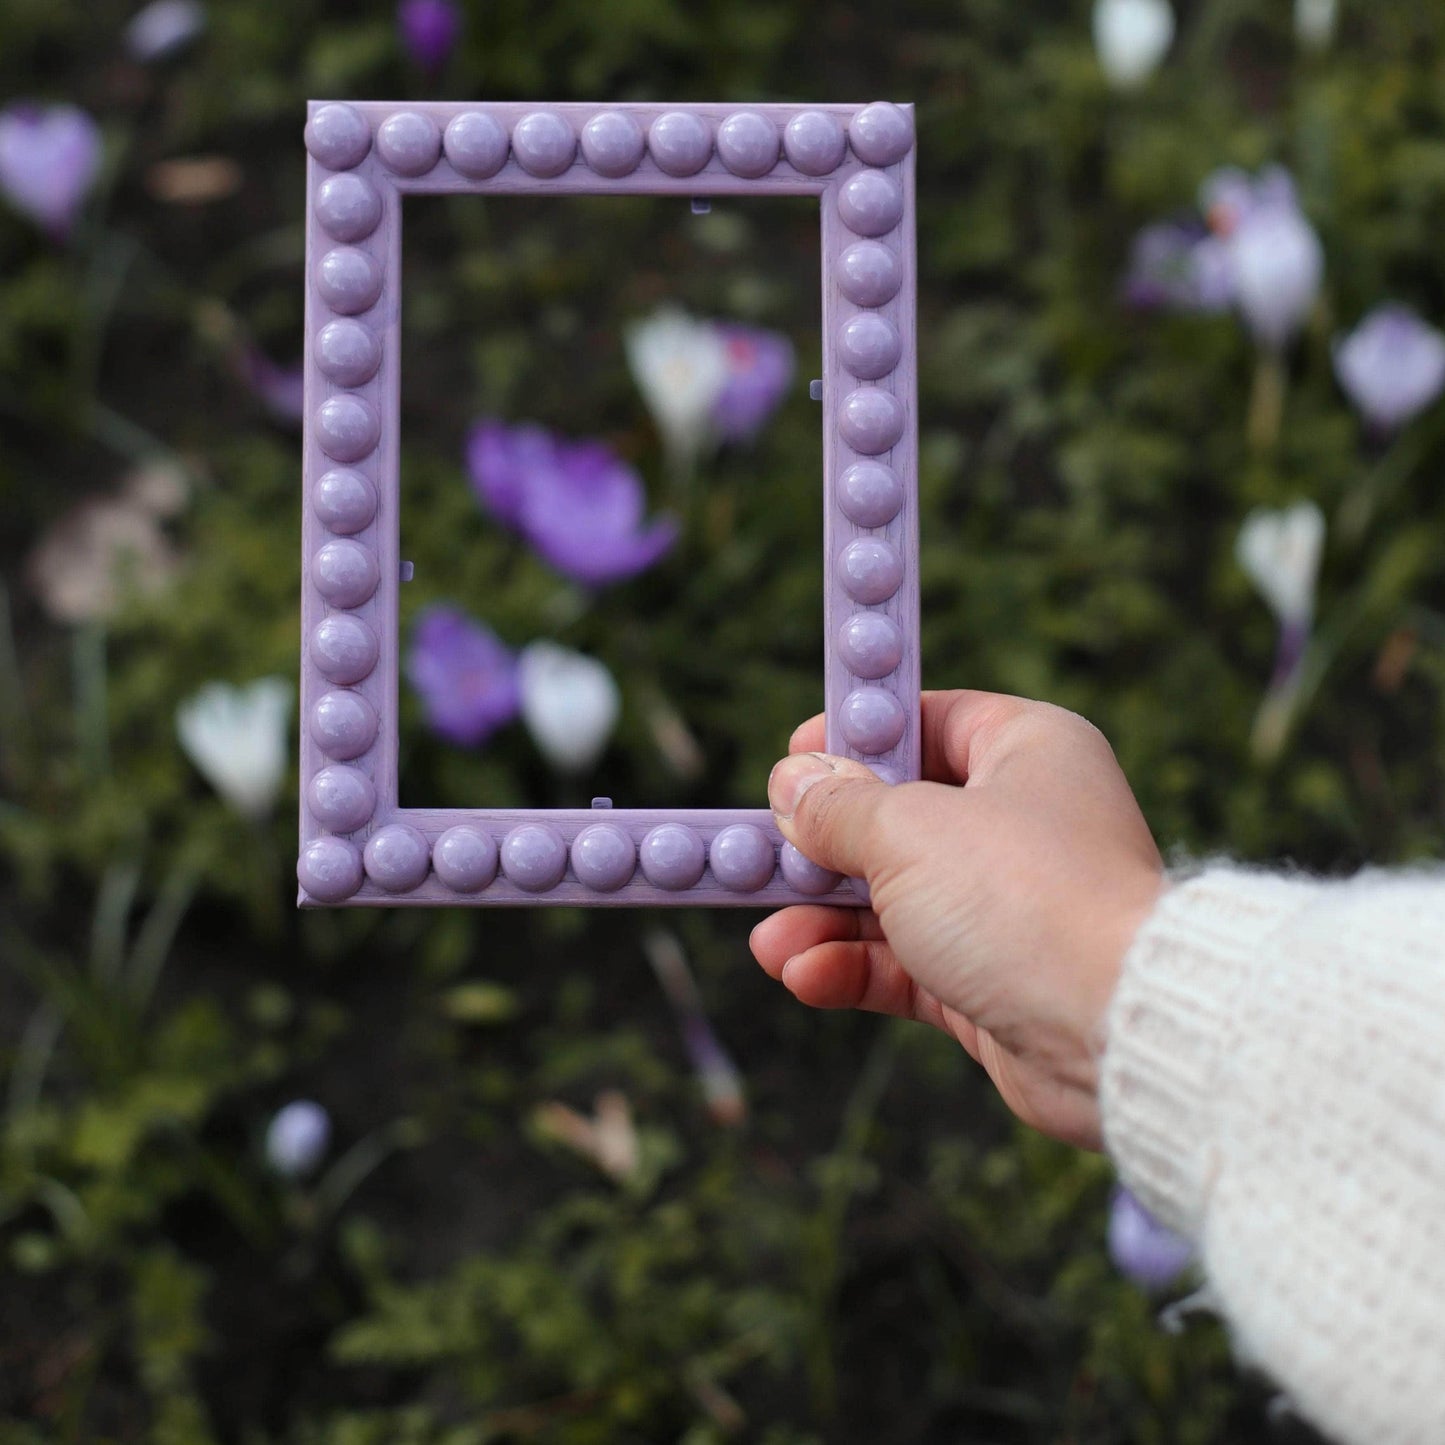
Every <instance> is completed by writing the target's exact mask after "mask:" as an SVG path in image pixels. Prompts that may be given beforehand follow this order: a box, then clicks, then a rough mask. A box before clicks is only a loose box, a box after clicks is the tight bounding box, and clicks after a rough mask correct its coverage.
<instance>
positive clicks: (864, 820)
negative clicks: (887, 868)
mask: <svg viewBox="0 0 1445 1445" xmlns="http://www.w3.org/2000/svg"><path fill="white" fill-rule="evenodd" d="M890 792H891V789H890V788H889V787H888V785H887V784H886V783H885V782H884V781H883V780H882V779H881V778H880V777H879V776H878V774H877V773H875V772H873V771H872V770H871V769H870V768H868V767H866V766H865V765H864V764H863V763H859V762H854V761H853V759H852V758H837V757H832V756H830V755H829V754H827V753H794V754H792V755H791V756H790V757H786V758H784V759H783V760H782V762H780V763H779V764H778V765H777V766H776V767H775V768H774V769H773V772H772V776H771V777H769V779H768V802H769V804H770V805H771V806H772V810H773V817H774V818H775V819H776V820H777V824H778V827H779V829H780V830H781V831H782V834H783V837H785V838H786V839H787V840H788V842H790V843H791V844H792V845H793V846H794V847H795V848H796V849H797V850H798V851H799V852H800V853H804V854H806V855H807V856H808V857H809V858H811V859H812V860H813V862H815V863H817V864H820V865H821V866H822V867H824V868H831V869H832V870H833V871H834V872H836V873H846V874H847V875H848V876H849V877H850V878H864V879H866V878H867V876H868V870H869V864H870V863H871V862H873V861H874V858H875V854H876V852H877V848H878V843H879V837H880V831H881V830H880V829H879V828H878V827H877V816H878V809H879V807H880V806H881V805H882V804H883V802H884V801H885V800H886V799H887V797H888V795H889V793H890Z"/></svg>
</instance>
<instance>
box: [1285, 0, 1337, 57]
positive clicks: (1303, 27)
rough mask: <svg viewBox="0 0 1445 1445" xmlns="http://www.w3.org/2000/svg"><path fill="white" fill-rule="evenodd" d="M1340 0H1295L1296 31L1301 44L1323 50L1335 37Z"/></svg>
mask: <svg viewBox="0 0 1445 1445" xmlns="http://www.w3.org/2000/svg"><path fill="white" fill-rule="evenodd" d="M1339 13H1340V6H1339V0H1294V33H1295V36H1296V38H1297V39H1298V40H1299V42H1300V44H1301V45H1307V46H1309V47H1310V49H1312V50H1323V49H1324V48H1325V47H1326V46H1327V45H1328V44H1329V43H1330V41H1332V40H1333V39H1334V38H1335V22H1336V21H1337V20H1338V19H1339Z"/></svg>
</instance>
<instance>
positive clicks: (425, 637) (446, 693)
mask: <svg viewBox="0 0 1445 1445" xmlns="http://www.w3.org/2000/svg"><path fill="white" fill-rule="evenodd" d="M406 675H407V681H409V682H410V683H411V685H412V687H413V688H414V689H415V690H416V692H417V695H418V696H419V697H420V698H421V701H422V706H423V708H424V709H425V711H426V717H427V722H428V724H429V725H430V726H431V728H432V730H433V731H434V732H436V733H439V734H440V735H441V736H442V737H444V738H446V739H447V741H448V742H453V743H457V744H458V745H460V746H462V747H476V746H477V745H478V744H480V743H483V742H485V741H486V740H487V739H488V738H489V737H491V735H492V734H493V733H494V732H496V730H497V729H498V728H500V727H503V726H505V725H506V724H507V723H509V722H511V721H512V719H513V718H515V717H516V716H517V712H518V709H519V708H520V706H521V696H520V693H519V691H518V687H517V662H516V658H514V657H513V655H512V653H511V651H510V650H509V649H508V648H507V646H506V644H505V643H503V642H502V641H501V639H500V638H498V637H497V635H496V634H495V633H494V632H492V631H491V630H490V629H489V628H487V627H484V626H482V624H481V623H480V622H475V621H473V620H472V619H471V618H470V617H468V616H467V615H466V614H465V613H464V612H460V611H458V610H457V609H456V608H455V607H431V608H428V609H427V611H425V612H423V613H422V614H421V616H420V617H418V618H417V620H416V624H415V626H414V627H413V628H412V634H411V650H410V651H409V652H408V654H407V659H406Z"/></svg>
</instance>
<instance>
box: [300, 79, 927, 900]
mask: <svg viewBox="0 0 1445 1445" xmlns="http://www.w3.org/2000/svg"><path fill="white" fill-rule="evenodd" d="M913 144H914V133H913V111H912V107H911V106H897V105H892V104H889V103H887V102H881V101H880V102H875V103H873V104H871V105H866V106H854V105H819V106H803V105H758V106H750V107H738V106H728V105H682V106H668V105H618V106H600V105H581V104H561V105H534V104H490V103H467V104H415V103H410V102H408V103H401V102H396V103H392V102H383V101H350V102H345V103H342V102H335V101H326V102H322V101H315V102H312V104H311V106H310V114H309V119H308V123H307V126H306V147H307V149H308V151H309V152H310V160H309V163H308V166H307V217H306V274H307V287H306V402H305V410H306V434H305V463H304V472H305V495H306V503H305V515H304V523H303V528H302V548H303V582H302V601H301V619H302V621H301V625H302V663H301V715H302V727H301V777H302V782H303V787H302V792H301V854H300V859H299V862H298V864H297V877H298V879H299V881H300V885H301V889H300V896H299V900H298V901H299V903H300V904H301V905H303V906H316V905H335V904H347V905H367V904H370V905H395V904H420V905H428V904H430V905H445V904H471V905H478V904H588V905H614V906H615V905H625V904H649V905H656V904H709V905H717V904H745V905H753V906H773V905H776V904H781V903H794V902H802V901H813V902H824V903H838V904H854V905H857V904H862V903H866V901H867V899H866V890H865V889H864V888H863V887H862V885H861V884H860V883H858V882H856V881H855V880H852V879H848V878H840V877H839V876H838V875H837V874H833V873H829V872H826V871H825V870H823V869H821V868H819V867H818V866H817V865H815V864H813V863H811V862H810V861H809V860H808V859H806V858H804V857H803V856H802V854H800V853H798V852H797V850H796V849H794V848H792V846H791V845H789V844H786V843H784V842H783V840H782V838H781V837H780V835H779V833H778V831H777V829H776V827H775V826H774V825H773V822H772V816H771V814H770V813H769V812H768V811H767V810H766V809H765V808H757V809H717V810H705V811H696V810H678V809H656V808H612V807H611V805H610V803H609V802H608V801H607V800H605V799H599V800H597V803H596V804H594V807H593V809H592V810H590V811H589V810H587V809H568V810H540V809H521V810H518V809H501V810H499V809H490V810H489V809H455V808H402V807H400V806H399V804H398V799H397V673H398V645H399V637H398V632H399V626H398V615H397V602H398V588H399V584H400V582H401V580H402V569H403V566H404V564H403V563H402V561H401V557H400V552H399V548H400V504H401V489H400V475H399V470H400V464H399V457H400V451H399V445H398V443H399V434H400V399H399V398H400V354H401V347H400V341H401V332H400V319H401V296H400V294H399V293H400V276H401V265H400V262H401V218H402V206H401V202H402V199H403V197H405V196H407V195H414V194H422V195H435V194H448V193H463V192H465V193H476V194H480V195H516V194H532V195H556V196H570V195H656V194H671V195H677V196H679V197H683V198H687V197H704V196H708V195H749V196H767V195H811V196H817V197H818V198H819V202H820V215H821V223H822V260H823V265H822V275H823V338H824V344H823V378H822V386H821V395H819V388H817V386H816V384H815V388H814V395H815V396H816V397H818V399H819V400H821V401H822V404H823V468H824V473H825V476H824V487H825V505H824V548H825V584H824V585H825V589H826V598H825V638H826V642H825V648H824V678H825V698H826V708H825V712H826V718H827V747H828V749H829V750H830V751H832V752H835V753H842V754H846V755H849V756H851V757H855V758H859V759H861V760H862V761H864V762H866V763H867V764H868V765H869V766H871V767H873V768H875V769H876V770H877V771H878V772H879V773H880V774H881V775H882V776H883V777H884V778H885V779H887V780H889V781H892V782H897V781H901V780H903V779H908V778H916V777H917V776H918V770H919V763H920V740H919V715H920V712H919V657H918V640H917V639H918V575H917V555H918V547H917V518H918V510H917V467H918V441H917V416H916V397H917V378H916V363H915V319H914V296H915V279H914V270H915V261H914V233H913ZM779 741H780V744H781V739H780V740H779Z"/></svg>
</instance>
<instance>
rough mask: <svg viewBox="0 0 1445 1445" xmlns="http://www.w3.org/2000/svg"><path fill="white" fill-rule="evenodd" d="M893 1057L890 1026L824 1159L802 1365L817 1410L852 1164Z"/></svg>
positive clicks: (827, 1386)
mask: <svg viewBox="0 0 1445 1445" xmlns="http://www.w3.org/2000/svg"><path fill="white" fill-rule="evenodd" d="M897 1058H898V1031H897V1029H896V1027H894V1026H893V1025H891V1024H890V1025H888V1026H885V1027H884V1028H883V1029H882V1031H881V1032H880V1033H879V1035H878V1037H877V1040H876V1041H875V1042H874V1044H873V1047H872V1048H871V1049H870V1050H869V1053H868V1057H867V1058H866V1059H865V1060H864V1062H863V1067H862V1069H860V1070H859V1072H858V1081H857V1083H855V1084H854V1085H853V1091H852V1093H851V1094H849V1096H848V1102H847V1104H846V1106H845V1107H844V1109H843V1121H842V1128H841V1129H840V1131H839V1138H838V1147H837V1148H836V1149H835V1150H834V1151H833V1155H832V1157H831V1159H829V1161H828V1165H829V1168H828V1173H827V1175H826V1178H825V1182H824V1185H823V1197H822V1203H821V1207H820V1208H819V1210H818V1217H817V1221H816V1228H817V1235H816V1253H815V1255H814V1264H815V1266H816V1269H815V1272H814V1273H813V1275H812V1277H811V1278H810V1279H809V1280H808V1281H807V1288H808V1291H809V1293H810V1294H811V1296H812V1305H813V1329H812V1331H811V1333H810V1337H809V1340H808V1344H807V1350H806V1353H807V1367H808V1375H809V1381H810V1384H811V1388H812V1391H813V1399H814V1403H815V1404H816V1406H817V1408H818V1409H819V1410H820V1411H822V1412H825V1413H829V1412H831V1411H832V1410H833V1409H834V1407H835V1404H836V1400H837V1372H836V1371H835V1369H834V1366H833V1349H832V1340H831V1337H830V1330H829V1326H830V1324H831V1319H832V1314H833V1309H834V1306H835V1304H836V1303H837V1298H838V1287H839V1284H840V1282H841V1278H842V1273H843V1268H842V1266H843V1260H842V1255H843V1226H844V1224H845V1223H846V1222H847V1217H848V1208H849V1205H850V1204H851V1203H852V1202H853V1196H854V1194H855V1193H856V1191H857V1187H858V1184H857V1178H858V1166H859V1165H860V1164H861V1162H862V1160H863V1155H864V1153H865V1152H866V1150H867V1146H868V1131H869V1129H870V1128H871V1127H872V1124H873V1119H874V1116H875V1115H876V1114H877V1112H878V1105H879V1104H880V1103H881V1102H882V1099H883V1095H884V1092H885V1091H886V1090H887V1088H888V1083H889V1081H890V1080H891V1079H892V1077H893V1067H894V1064H895V1063H896V1062H897Z"/></svg>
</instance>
